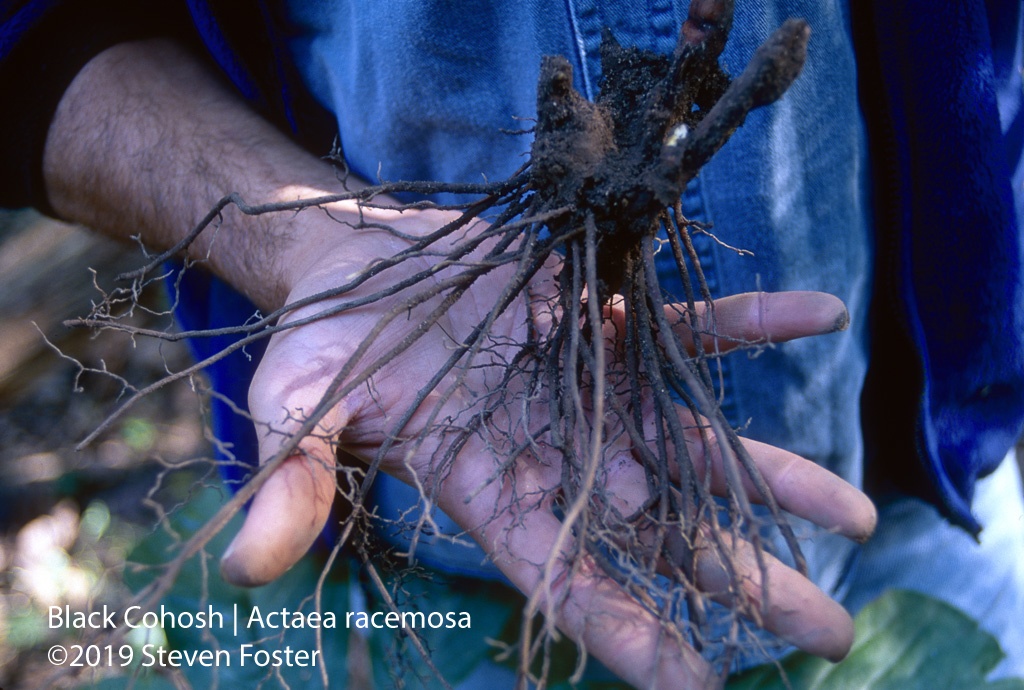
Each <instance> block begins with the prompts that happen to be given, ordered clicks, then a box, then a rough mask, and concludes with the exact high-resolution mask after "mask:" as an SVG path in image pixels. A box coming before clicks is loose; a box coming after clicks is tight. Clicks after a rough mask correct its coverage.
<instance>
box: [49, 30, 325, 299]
mask: <svg viewBox="0 0 1024 690" xmlns="http://www.w3.org/2000/svg"><path fill="white" fill-rule="evenodd" d="M43 164H44V174H45V178H46V185H47V192H48V194H49V198H50V203H51V205H52V206H53V208H54V209H55V210H56V211H57V212H58V213H60V214H61V215H62V216H63V217H65V218H66V219H69V220H73V221H76V222H80V223H83V224H85V225H87V226H89V227H91V228H93V229H95V230H97V231H100V232H103V233H105V234H108V235H111V236H114V237H118V238H122V239H129V238H132V237H139V239H140V240H141V241H142V242H143V243H144V244H145V245H146V247H147V248H151V249H158V250H159V249H167V248H170V247H172V246H174V245H175V244H176V243H177V242H178V241H179V240H180V239H182V238H183V237H184V236H185V235H186V234H187V233H188V232H189V231H190V230H191V229H192V227H193V226H194V225H195V223H196V222H197V221H198V220H199V219H201V218H202V217H203V216H205V215H206V214H207V213H208V212H209V210H210V209H211V208H212V207H213V205H214V204H215V203H216V202H217V200H218V199H220V198H221V197H223V196H224V195H225V194H227V193H230V192H238V193H240V194H241V195H242V197H243V198H245V199H246V200H247V201H250V202H268V201H281V200H286V199H294V198H297V197H299V196H308V195H313V194H317V193H322V192H323V191H325V190H334V189H336V188H337V182H336V180H335V178H334V174H333V170H332V169H331V167H330V166H329V165H328V164H326V163H324V162H323V161H321V160H319V159H317V158H316V157H315V156H312V155H310V154H308V153H307V152H305V151H303V150H302V149H300V148H299V147H298V146H296V145H295V144H294V143H292V142H291V141H290V140H289V139H288V138H287V137H285V136H284V135H282V134H281V133H280V132H279V131H277V130H276V129H275V128H274V127H273V126H272V125H270V124H269V123H268V122H266V121H265V120H263V119H262V118H261V117H260V116H259V115H257V114H256V113H254V112H252V111H251V110H250V109H249V108H248V107H247V106H246V105H245V104H244V103H243V102H242V101H240V100H239V99H238V98H237V97H236V96H235V95H234V94H233V93H231V91H230V90H229V89H228V88H227V87H226V86H224V85H223V84H221V83H220V81H218V79H217V78H216V77H215V76H214V75H213V74H211V73H210V70H209V69H208V68H207V66H206V65H205V64H203V63H202V62H201V61H199V60H197V59H195V58H194V57H193V56H191V55H190V54H189V53H188V52H187V51H186V50H184V49H183V48H180V47H178V46H176V45H175V44H173V43H171V42H168V41H163V40H150V41H141V42H137V43H125V44H121V45H118V46H114V47H113V48H110V49H108V50H106V51H105V52H103V53H101V54H99V55H98V56H96V57H95V58H94V59H93V60H92V61H90V62H89V63H88V64H87V65H86V67H85V68H84V69H83V70H82V71H81V72H80V73H79V74H78V76H77V77H76V78H75V80H74V81H73V82H72V84H71V86H70V87H69V88H68V90H67V92H66V93H65V94H64V96H63V98H62V100H61V102H60V105H59V107H58V109H57V112H56V115H55V116H54V119H53V122H52V123H51V125H50V130H49V134H48V137H47V141H46V149H45V154H44V161H43ZM281 216H282V214H275V215H274V216H264V217H258V218H254V217H245V216H243V215H242V214H241V213H240V212H239V211H238V210H237V209H235V208H233V207H229V208H228V209H226V210H225V213H224V215H223V222H222V223H221V224H220V225H219V227H217V228H216V230H214V229H213V228H210V229H208V230H207V231H205V232H203V233H202V234H201V235H200V236H199V237H198V238H197V239H196V241H195V242H193V244H192V245H191V246H190V247H189V250H188V252H189V255H190V256H191V257H192V258H195V259H203V260H207V261H208V265H209V267H210V268H211V269H212V270H213V271H214V272H216V273H218V274H219V275H220V276H222V277H223V278H225V279H226V280H227V281H228V282H230V283H231V284H232V285H234V286H235V287H236V288H238V289H239V290H241V291H242V292H243V293H245V294H246V295H248V296H249V297H250V298H251V299H252V300H253V301H254V302H255V303H256V304H258V305H259V306H260V307H263V308H275V307H278V306H280V305H281V304H282V303H283V301H284V299H285V296H286V295H287V293H288V291H289V289H290V286H291V282H292V273H293V271H294V270H296V269H297V267H298V265H299V264H301V247H300V245H301V241H300V240H301V238H300V237H299V234H300V233H301V230H300V229H299V228H298V227H297V225H296V224H294V223H292V222H291V220H290V219H288V218H282V217H281Z"/></svg>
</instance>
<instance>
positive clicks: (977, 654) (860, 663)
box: [727, 590, 1024, 690]
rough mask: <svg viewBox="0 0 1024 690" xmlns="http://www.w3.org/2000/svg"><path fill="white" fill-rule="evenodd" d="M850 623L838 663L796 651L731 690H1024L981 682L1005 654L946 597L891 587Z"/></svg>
mask: <svg viewBox="0 0 1024 690" xmlns="http://www.w3.org/2000/svg"><path fill="white" fill-rule="evenodd" d="M854 623H855V625H856V631H857V636H856V639H855V642H854V645H853V649H852V650H850V654H849V655H848V656H847V657H846V659H844V660H843V661H842V662H840V663H838V664H832V663H829V662H828V661H825V660H824V659H820V658H818V657H815V656H811V655H810V654H806V653H803V652H797V653H794V654H791V655H789V656H788V657H786V658H785V659H783V660H782V662H781V670H780V668H779V667H778V666H775V665H771V664H768V665H764V666H758V667H756V668H753V669H751V670H749V671H747V672H745V673H743V674H740V675H737V676H735V677H733V678H730V680H729V684H728V686H727V687H728V690H777V689H780V688H787V687H792V688H795V689H799V690H805V689H806V690H818V689H821V690H826V689H827V690H843V689H846V688H850V689H853V688H857V689H858V690H897V689H899V690H915V689H916V688H920V690H933V689H936V688H949V689H950V690H959V689H960V688H972V689H975V688H977V689H979V690H1024V679H1005V680H1001V681H993V682H988V681H986V680H985V677H986V676H987V675H988V674H989V673H990V672H991V671H992V669H993V668H995V666H996V665H997V664H998V663H999V661H1000V660H1001V659H1002V658H1003V656H1005V655H1004V654H1003V651H1002V650H1001V649H1000V648H999V644H998V643H997V642H996V640H995V638H994V637H992V636H991V635H989V634H988V633H987V632H985V631H984V630H981V629H980V628H979V627H978V624H977V623H975V622H974V621H973V620H971V619H970V618H969V617H968V616H966V615H965V614H964V613H962V612H961V611H959V610H958V609H956V608H954V607H952V606H950V605H949V604H946V603H945V602H942V601H939V600H937V599H933V598H931V597H928V596H925V595H923V594H919V593H917V592H910V591H900V590H894V591H890V592H887V593H886V594H884V595H883V596H881V597H879V598H878V599H877V600H875V601H874V602H872V603H871V604H869V605H868V606H866V607H865V608H864V610H863V611H861V612H860V614H859V615H858V616H857V618H856V620H855V621H854ZM783 676H785V680H784V678H783ZM787 681H788V684H789V685H788V686H787Z"/></svg>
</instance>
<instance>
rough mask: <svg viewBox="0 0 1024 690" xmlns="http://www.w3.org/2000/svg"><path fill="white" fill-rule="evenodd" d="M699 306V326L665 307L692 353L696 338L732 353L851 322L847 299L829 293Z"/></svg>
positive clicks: (744, 297)
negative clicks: (843, 299) (737, 348)
mask: <svg viewBox="0 0 1024 690" xmlns="http://www.w3.org/2000/svg"><path fill="white" fill-rule="evenodd" d="M695 307H696V311H697V321H696V325H695V326H694V325H691V320H690V318H689V317H688V316H686V309H685V307H684V305H681V304H673V305H668V306H666V307H665V311H666V315H667V316H668V319H669V322H670V323H672V324H674V328H673V330H674V332H675V334H676V336H677V337H678V338H680V340H681V341H682V342H683V344H684V345H686V347H687V349H688V350H689V351H690V354H693V353H694V350H695V349H696V346H695V340H696V337H699V338H700V341H701V345H702V346H703V348H704V350H705V351H706V352H727V351H729V350H731V349H734V348H736V347H739V346H743V345H758V344H765V343H779V342H785V341H787V340H794V339H796V338H804V337H808V336H813V335H824V334H827V333H834V332H836V331H841V330H844V329H845V328H846V327H847V326H848V325H849V323H850V315H849V313H848V312H847V311H846V306H845V305H844V304H843V302H842V300H840V299H839V298H838V297H835V296H833V295H829V294H826V293H824V292H811V291H792V292H747V293H743V294H740V295H732V296H729V297H723V298H721V299H717V300H715V302H714V306H713V308H711V309H708V307H707V305H706V304H705V303H704V302H700V303H698V304H696V305H695Z"/></svg>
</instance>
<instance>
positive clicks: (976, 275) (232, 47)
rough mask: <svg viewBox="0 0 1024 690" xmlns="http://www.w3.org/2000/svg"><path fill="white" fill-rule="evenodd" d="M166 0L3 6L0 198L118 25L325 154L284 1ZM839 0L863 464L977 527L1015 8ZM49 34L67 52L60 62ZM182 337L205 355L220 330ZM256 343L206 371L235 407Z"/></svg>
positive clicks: (327, 137)
mask: <svg viewBox="0 0 1024 690" xmlns="http://www.w3.org/2000/svg"><path fill="white" fill-rule="evenodd" d="M167 5H168V6H167V8H165V9H161V11H160V13H157V12H156V10H155V9H154V8H153V7H152V6H150V5H147V6H146V7H145V8H143V9H138V8H135V7H134V6H133V4H131V3H118V2H93V3H85V2H60V1H58V0H34V1H29V2H20V3H9V2H8V3H4V4H3V6H2V11H0V21H2V22H3V23H2V27H0V89H3V92H4V93H8V94H11V93H22V94H28V93H34V94H37V95H38V98H36V99H35V101H34V102H33V104H32V105H30V106H28V107H27V108H26V109H25V110H23V111H22V110H19V111H17V112H16V111H14V110H13V109H10V108H8V109H5V110H4V112H3V113H2V114H0V160H2V163H0V165H2V168H0V170H2V172H0V176H2V181H3V184H0V195H2V196H0V203H3V204H5V205H8V206H17V205H26V204H30V203H32V204H35V205H37V206H39V207H41V208H43V209H44V210H45V209H46V208H47V206H46V200H45V194H44V193H43V191H42V189H43V188H42V174H41V166H40V158H41V155H40V154H41V151H42V146H43V143H44V142H45V125H46V124H47V123H48V122H49V116H50V115H52V112H53V108H55V107H56V103H57V101H58V100H59V96H60V94H61V93H62V92H63V88H64V87H65V86H66V85H67V83H68V82H69V81H70V79H71V78H73V76H74V74H75V72H76V71H77V68H78V67H80V66H81V65H82V64H84V62H85V61H86V60H87V59H88V57H89V56H91V55H93V54H95V53H96V52H99V51H100V50H102V49H103V48H105V47H107V46H109V45H112V44H113V43H116V42H118V41H119V40H125V39H127V38H138V37H144V36H149V35H161V34H165V33H171V34H173V35H176V36H178V37H179V38H181V39H182V40H186V41H191V42H193V43H194V44H195V45H196V46H197V47H198V46H202V47H203V48H205V50H206V51H208V53H209V55H210V56H211V58H212V59H213V60H214V61H215V62H216V64H217V65H219V67H220V68H221V69H222V70H223V71H224V73H225V74H226V75H227V76H228V78H229V79H230V80H231V82H232V83H233V84H234V85H235V86H236V88H237V89H238V91H239V93H240V94H241V95H242V96H243V97H245V98H246V99H247V100H248V101H249V102H250V103H251V104H252V105H253V106H254V107H256V108H257V109H258V110H260V111H261V112H263V113H264V114H265V115H266V116H267V117H268V118H269V119H270V120H272V121H273V122H275V123H277V124H278V125H279V126H280V127H281V128H282V129H284V130H285V131H288V132H290V133H291V134H292V135H293V136H294V137H295V138H296V139H297V140H298V141H299V142H300V143H302V144H303V145H305V146H307V147H309V148H310V149H311V150H313V151H315V152H317V153H323V152H324V151H326V150H327V148H328V147H329V145H330V141H331V139H332V137H333V133H334V125H333V124H331V122H330V118H329V117H327V115H326V113H325V112H323V111H322V109H321V108H320V107H319V106H318V105H316V103H315V102H314V101H313V100H312V98H311V97H310V96H309V94H308V93H307V92H306V90H305V88H304V87H303V84H302V81H301V80H300V79H299V77H298V73H297V71H296V70H295V69H294V67H293V66H292V65H291V64H290V57H289V53H288V50H287V47H286V41H287V38H288V37H287V35H286V33H285V31H284V27H285V24H283V23H282V21H281V13H282V10H281V8H280V7H279V6H278V3H275V2H273V0H261V1H260V2H258V3H256V7H257V8H258V11H252V12H249V13H245V14H240V13H238V12H237V11H236V10H235V8H234V7H231V6H230V4H229V3H226V2H223V1H222V0H189V1H188V2H187V3H183V4H182V3H167ZM186 8H187V12H186ZM851 8H852V9H853V11H854V14H855V17H854V19H855V21H854V32H855V41H856V45H857V50H858V53H857V58H858V64H859V67H860V72H861V80H862V100H863V104H864V112H865V117H866V120H867V124H868V131H869V135H870V139H871V152H872V160H873V174H874V178H875V180H876V189H875V220H876V222H875V232H876V249H877V252H876V255H877V260H876V284H875V293H874V306H873V317H872V327H873V329H874V347H873V348H872V354H871V368H870V370H869V373H868V380H867V383H866V388H865V393H864V398H863V404H862V408H863V417H864V428H865V437H866V440H867V447H868V459H869V466H868V476H869V478H871V479H872V480H873V487H874V488H875V490H876V491H878V492H884V491H886V490H889V489H893V490H897V491H901V492H909V493H913V494H917V495H920V496H922V497H924V498H925V499H927V500H930V501H931V502H932V503H933V504H935V505H936V506H937V507H938V508H939V509H940V510H941V511H942V513H943V514H944V515H946V516H947V517H948V518H949V519H950V520H951V521H953V522H954V523H956V524H958V525H960V526H962V527H964V528H965V529H968V530H970V531H972V532H977V530H978V529H980V526H979V525H978V524H977V522H976V521H975V519H974V518H973V517H972V515H971V511H970V503H971V497H972V495H973V487H974V482H975V480H976V479H977V478H978V477H980V476H984V475H985V474H987V473H989V472H991V471H992V470H993V469H994V468H995V467H996V465H997V464H998V463H999V462H1000V461H1001V460H1002V458H1003V457H1004V455H1005V453H1006V452H1007V450H1008V449H1009V448H1010V447H1011V446H1012V444H1013V443H1014V442H1015V441H1016V439H1017V438H1018V436H1019V435H1020V433H1021V430H1022V426H1024V343H1022V342H1021V341H1022V337H1024V294H1022V293H1024V286H1022V276H1021V258H1022V257H1021V251H1022V245H1021V238H1020V234H1019V228H1020V227H1021V221H1022V219H1024V193H1022V187H1024V166H1022V157H1021V153H1022V142H1024V114H1022V112H1021V97H1022V90H1021V78H1020V74H1021V72H1020V68H1021V34H1022V31H1021V19H1022V17H1021V15H1022V12H1021V4H1020V3H1019V2H1012V1H1009V0H1007V1H1004V2H999V1H997V0H989V1H988V2H984V1H983V0H967V1H965V2H960V3H937V4H936V3H929V2H926V1H925V0H889V1H881V0H878V1H875V2H855V3H852V4H851ZM155 18H158V19H155ZM84 27H90V28H91V27H95V29H96V30H95V31H89V30H87V29H85V28H84ZM53 45H62V46H67V47H68V53H67V54H63V53H62V54H60V55H57V56H56V57H55V56H54V55H53V51H51V50H49V49H48V48H49V46H53ZM40 70H42V71H43V74H44V75H45V76H46V77H47V78H46V79H44V80H40V79H39V71H40ZM41 83H42V86H40V84H41ZM1000 113H1002V121H1001V119H1000ZM40 123H42V124H40ZM189 275H191V276H193V277H192V278H190V279H189V282H188V284H187V285H186V286H185V295H184V297H185V305H184V306H185V308H184V309H183V310H182V313H181V318H182V321H183V325H184V326H185V327H186V328H200V327H213V326H217V325H222V324H223V322H224V321H223V320H224V319H225V318H226V315H227V314H232V313H238V309H241V310H242V313H251V311H252V309H251V307H249V306H248V305H246V304H245V303H244V298H241V297H240V296H238V295H237V294H235V293H233V292H232V291H231V290H230V288H227V287H226V286H224V285H223V284H222V283H220V282H219V281H217V280H215V279H212V280H211V279H210V277H208V276H202V275H200V274H197V273H195V272H192V273H190V274H189ZM240 305H242V306H240ZM195 345H196V348H197V354H199V355H202V354H204V353H210V352H213V351H214V350H215V349H217V348H218V347H219V346H220V343H217V342H212V341H204V342H197V343H196V344H195ZM250 354H254V353H252V351H250ZM255 354H256V355H257V357H255V358H253V359H252V360H250V359H248V358H246V357H243V356H242V355H238V356H236V357H234V358H229V359H227V360H224V361H223V362H222V363H221V364H219V365H218V366H217V367H214V368H213V370H212V371H211V372H210V375H211V378H212V379H213V382H214V385H215V386H217V387H218V389H219V390H221V391H222V392H224V393H225V394H227V395H229V396H230V397H231V398H232V399H234V400H235V401H236V402H237V403H238V404H240V405H244V403H245V399H246V388H247V382H248V380H249V377H250V375H251V370H252V368H253V367H254V366H255V362H256V361H258V353H255ZM214 412H215V415H216V416H217V417H218V419H220V423H221V424H228V425H233V426H234V428H231V429H222V430H221V431H222V433H224V434H227V435H228V436H229V437H230V438H233V439H235V442H236V451H237V452H239V455H240V456H242V457H245V456H246V455H247V454H246V449H247V448H249V449H251V448H254V438H253V433H252V431H251V429H249V428H247V426H246V424H244V422H242V421H240V420H239V419H238V418H237V417H236V416H235V415H232V414H230V413H225V410H216V409H215V410H214ZM248 457H255V454H252V455H248ZM904 458H912V461H911V462H909V463H906V462H904Z"/></svg>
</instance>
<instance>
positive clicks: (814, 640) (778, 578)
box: [691, 525, 854, 661]
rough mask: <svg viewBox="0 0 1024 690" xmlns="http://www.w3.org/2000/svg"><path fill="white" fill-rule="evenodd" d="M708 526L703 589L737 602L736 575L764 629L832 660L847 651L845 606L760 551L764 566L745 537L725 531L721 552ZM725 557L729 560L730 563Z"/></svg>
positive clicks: (700, 563) (702, 553)
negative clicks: (735, 535) (734, 588)
mask: <svg viewBox="0 0 1024 690" xmlns="http://www.w3.org/2000/svg"><path fill="white" fill-rule="evenodd" d="M710 529H711V528H710V527H708V526H706V525H705V526H704V528H703V534H702V537H701V539H702V542H703V544H702V545H701V546H700V547H699V548H698V555H697V567H696V578H697V586H698V587H699V588H700V589H701V590H702V591H704V592H707V593H708V594H709V595H710V596H711V598H712V599H714V600H715V601H718V602H719V603H721V604H724V605H726V606H736V604H737V602H736V601H735V595H734V593H733V592H734V590H733V587H734V584H735V582H736V579H738V580H739V581H740V582H742V583H743V584H742V589H743V596H744V597H745V598H746V600H747V601H748V602H749V603H751V604H753V610H754V611H756V612H759V616H760V620H759V624H760V625H761V626H762V627H763V628H764V629H765V630H768V631H769V632H771V633H773V634H774V635H776V636H778V637H779V638H781V639H783V640H785V641H786V642H788V643H790V644H792V645H794V646H796V647H798V648H800V649H802V650H803V651H805V652H808V653H810V654H814V655H816V656H820V657H824V658H826V659H828V660H830V661H839V660H841V659H842V658H843V657H845V656H846V655H847V654H848V653H849V651H850V647H851V646H852V645H853V636H854V627H853V619H852V618H851V617H850V614H849V613H847V612H846V609H844V608H843V607H842V606H841V605H840V604H838V603H837V602H835V601H834V600H833V599H832V598H831V597H829V596H828V595H827V594H825V593H824V592H822V591H821V590H820V589H819V588H818V587H817V586H816V585H815V584H814V583H813V582H811V581H810V580H808V579H807V578H805V577H804V576H802V575H801V574H800V573H798V572H796V571H795V570H793V569H791V568H789V567H787V566H786V565H785V564H783V563H782V562H781V561H779V560H778V559H776V558H775V557H773V556H772V555H771V554H768V553H764V552H762V553H761V554H760V557H761V562H762V563H763V564H764V568H763V570H762V568H761V566H760V565H759V563H758V557H757V555H756V553H755V549H754V546H753V545H752V544H750V543H749V542H747V541H744V540H735V541H734V539H733V537H732V535H729V534H722V535H721V540H723V541H724V542H725V552H724V554H723V552H722V551H721V550H720V549H718V548H716V547H712V545H711V543H710V542H711V539H712V537H711V533H710ZM691 553H692V552H691ZM723 558H728V559H729V560H730V564H729V567H726V564H725V563H724V562H723ZM766 583H767V588H765V586H764V585H765V584H766Z"/></svg>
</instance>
